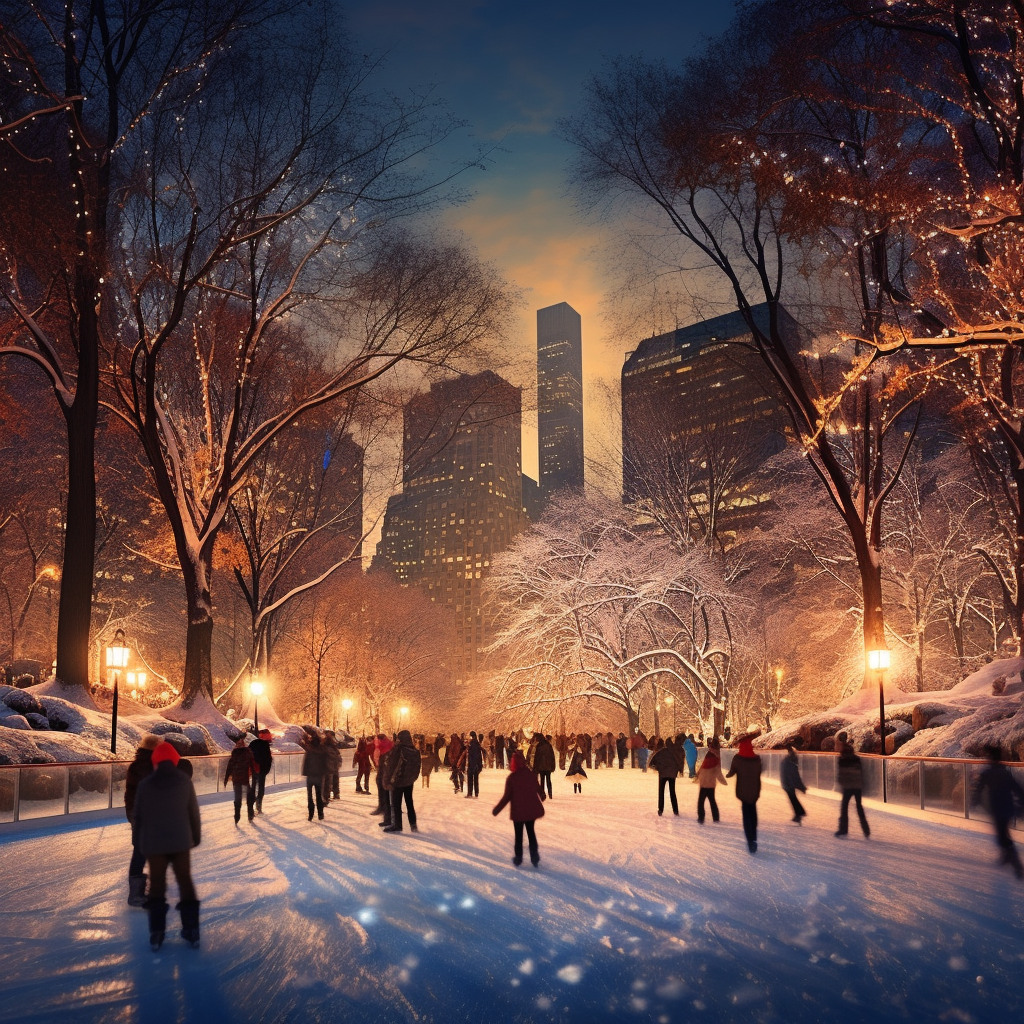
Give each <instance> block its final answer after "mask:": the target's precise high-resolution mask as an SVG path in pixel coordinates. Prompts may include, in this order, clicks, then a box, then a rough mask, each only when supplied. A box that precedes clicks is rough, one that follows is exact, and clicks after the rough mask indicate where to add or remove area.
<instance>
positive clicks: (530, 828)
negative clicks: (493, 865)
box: [491, 750, 544, 867]
mask: <svg viewBox="0 0 1024 1024" xmlns="http://www.w3.org/2000/svg"><path fill="white" fill-rule="evenodd" d="M509 767H510V768H511V771H510V772H509V774H508V778H506V779H505V792H504V794H503V795H502V798H501V799H500V800H499V801H498V802H497V804H495V806H494V810H493V811H491V814H493V815H495V817H497V815H498V814H499V813H500V812H501V809H502V808H503V807H504V806H505V804H511V806H510V807H509V815H510V817H511V818H512V827H513V828H514V829H515V845H514V846H513V848H512V853H513V857H512V863H513V864H515V866H516V867H519V865H520V864H522V863H523V830H524V829H525V830H526V839H527V842H528V843H529V844H530V863H531V864H532V865H533V866H534V867H537V866H538V865H539V864H540V850H539V849H538V847H537V832H536V829H535V824H536V821H537V819H538V818H543V817H544V787H543V786H542V785H541V783H540V782H539V781H538V779H537V776H536V775H534V773H533V772H532V771H531V770H530V768H529V766H528V765H527V763H526V758H525V757H523V755H522V754H521V753H520V752H519V751H518V750H517V751H516V752H515V753H514V754H513V755H512V760H511V762H510V764H509Z"/></svg>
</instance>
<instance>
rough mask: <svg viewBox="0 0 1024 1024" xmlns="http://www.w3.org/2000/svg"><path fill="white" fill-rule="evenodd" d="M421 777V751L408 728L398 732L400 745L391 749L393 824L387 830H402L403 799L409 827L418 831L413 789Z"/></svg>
mask: <svg viewBox="0 0 1024 1024" xmlns="http://www.w3.org/2000/svg"><path fill="white" fill-rule="evenodd" d="M419 777H420V752H419V751H418V750H417V749H416V745H415V744H414V743H413V741H412V735H411V734H410V732H409V730H408V729H403V730H402V731H401V732H400V733H399V734H398V745H397V746H396V747H395V748H394V750H392V751H391V765H390V769H389V781H390V783H391V824H390V825H388V826H387V827H386V828H385V829H384V831H385V832H401V831H402V801H403V800H405V807H406V810H407V811H408V814H409V828H410V830H411V831H413V832H416V831H417V828H416V808H415V807H414V806H413V802H412V791H413V786H414V785H415V783H416V780H417V779H418V778H419Z"/></svg>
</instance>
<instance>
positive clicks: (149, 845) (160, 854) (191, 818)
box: [135, 742, 201, 952]
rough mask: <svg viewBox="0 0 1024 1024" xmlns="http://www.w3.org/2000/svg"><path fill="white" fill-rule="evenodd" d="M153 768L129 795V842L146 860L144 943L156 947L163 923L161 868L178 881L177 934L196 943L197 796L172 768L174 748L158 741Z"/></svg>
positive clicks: (187, 780) (164, 874) (164, 904)
mask: <svg viewBox="0 0 1024 1024" xmlns="http://www.w3.org/2000/svg"><path fill="white" fill-rule="evenodd" d="M152 762H153V771H152V772H151V773H150V774H149V775H147V776H146V777H145V778H143V779H142V780H141V781H140V782H139V786H138V790H137V792H136V794H135V841H136V843H137V844H138V846H139V849H141V850H142V852H143V853H144V854H145V856H146V859H147V860H148V862H149V879H150V881H149V898H148V899H147V900H146V910H147V911H148V913H149V944H150V947H151V948H152V949H153V950H154V952H155V951H156V950H158V949H159V948H160V947H161V946H162V945H163V941H164V932H165V929H166V926H167V900H166V896H167V868H168V866H169V867H170V868H171V870H173V871H174V877H175V879H176V880H177V883H178V893H179V896H180V899H179V902H178V912H179V913H180V915H181V937H182V938H183V939H184V940H185V941H186V942H188V943H189V944H190V945H191V946H193V947H197V946H198V945H199V899H198V897H197V895H196V888H195V885H194V884H193V882H192V864H191V857H192V850H193V849H194V848H195V847H197V846H198V845H199V841H200V838H201V823H200V820H199V801H198V800H196V791H195V788H194V787H193V785H192V780H191V779H190V778H189V777H188V776H187V775H186V774H185V773H184V772H180V771H178V767H177V765H178V752H177V751H176V750H175V749H174V747H172V746H171V745H170V743H167V742H164V743H160V744H159V745H158V746H157V747H156V749H155V750H154V751H153V755H152Z"/></svg>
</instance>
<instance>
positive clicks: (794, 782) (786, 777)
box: [779, 743, 807, 825]
mask: <svg viewBox="0 0 1024 1024" xmlns="http://www.w3.org/2000/svg"><path fill="white" fill-rule="evenodd" d="M786 749H787V750H788V751H789V753H788V754H787V755H786V756H785V757H784V758H783V759H782V765H781V766H780V769H779V784H780V785H781V786H782V792H783V793H785V794H786V796H788V797H789V802H790V804H792V806H793V821H794V822H795V823H796V824H797V825H799V824H801V821H800V819H801V818H804V817H806V815H807V812H806V811H805V810H804V805H803V804H802V803H800V800H799V798H798V797H797V795H796V793H797V790H800V792H801V793H806V792H807V787H806V786H805V785H804V780H803V779H801V778H800V760H799V758H798V757H797V753H796V747H794V746H793V744H792V743H791V744H790V745H789V746H788V747H787V748H786Z"/></svg>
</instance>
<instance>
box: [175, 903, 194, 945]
mask: <svg viewBox="0 0 1024 1024" xmlns="http://www.w3.org/2000/svg"><path fill="white" fill-rule="evenodd" d="M178 912H179V913H180V914H181V937H182V938H183V939H184V940H185V941H186V942H187V943H188V944H189V945H190V946H191V947H192V948H193V949H198V948H199V900H182V901H181V902H180V903H179V904H178Z"/></svg>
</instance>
